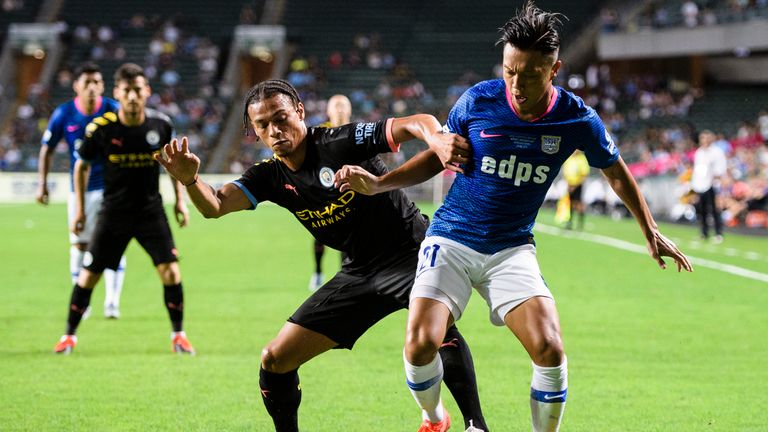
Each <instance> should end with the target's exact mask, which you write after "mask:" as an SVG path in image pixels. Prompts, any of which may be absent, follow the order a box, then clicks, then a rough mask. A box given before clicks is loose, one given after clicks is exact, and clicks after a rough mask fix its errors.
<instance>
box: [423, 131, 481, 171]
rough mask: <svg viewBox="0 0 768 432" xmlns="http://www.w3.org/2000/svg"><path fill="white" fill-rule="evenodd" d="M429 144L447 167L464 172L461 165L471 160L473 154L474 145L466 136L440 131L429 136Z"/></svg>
mask: <svg viewBox="0 0 768 432" xmlns="http://www.w3.org/2000/svg"><path fill="white" fill-rule="evenodd" d="M427 145H429V148H430V149H431V150H432V151H433V152H435V154H437V157H439V158H440V162H442V163H443V167H445V169H447V170H450V171H454V172H457V173H462V174H464V169H463V168H461V167H460V166H459V165H460V164H466V163H467V162H469V157H470V156H471V155H472V146H471V145H470V144H469V141H467V139H466V138H464V137H463V136H461V135H456V134H454V133H447V132H442V131H440V132H438V133H435V134H433V135H430V136H428V137H427Z"/></svg>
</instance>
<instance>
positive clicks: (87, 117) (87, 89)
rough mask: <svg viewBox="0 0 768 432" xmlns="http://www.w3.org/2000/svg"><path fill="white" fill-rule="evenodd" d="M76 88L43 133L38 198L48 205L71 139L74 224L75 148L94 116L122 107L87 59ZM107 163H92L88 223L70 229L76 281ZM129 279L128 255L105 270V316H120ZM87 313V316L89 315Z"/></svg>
mask: <svg viewBox="0 0 768 432" xmlns="http://www.w3.org/2000/svg"><path fill="white" fill-rule="evenodd" d="M74 78H75V80H74V82H73V83H72V88H73V89H74V91H75V97H74V98H73V99H72V100H70V101H68V102H65V103H63V104H61V105H59V106H58V107H57V108H56V109H55V110H54V111H53V114H52V115H51V118H50V119H49V120H48V126H47V127H46V129H45V133H44V134H43V139H42V146H41V148H40V158H39V163H38V173H39V176H40V180H39V184H38V190H37V201H38V202H39V203H41V204H48V171H49V169H50V166H51V159H52V157H53V152H54V149H55V147H56V145H58V143H59V142H60V141H61V140H62V139H63V140H66V142H67V153H68V154H69V173H70V184H69V190H70V194H69V199H68V201H67V215H68V219H69V223H68V225H69V226H70V227H71V226H72V223H73V219H74V214H75V201H74V200H75V197H74V185H73V175H72V170H73V167H74V166H75V160H76V159H77V156H76V153H75V150H77V148H78V147H79V146H80V144H81V143H82V142H83V136H84V135H85V128H86V126H87V125H88V124H89V123H90V122H91V121H93V120H94V119H97V118H100V117H101V116H103V115H104V114H106V113H115V112H117V110H118V108H119V106H118V103H117V101H116V100H114V99H110V98H107V97H103V96H102V95H103V93H104V79H103V77H102V75H101V70H100V68H99V66H98V65H96V64H95V63H91V62H87V63H84V64H82V65H80V66H79V67H78V68H77V69H76V70H75V73H74ZM102 170H103V164H102V163H99V162H98V161H97V162H96V163H94V164H92V166H91V169H90V175H89V177H88V184H87V187H86V194H85V212H86V214H87V218H88V221H89V222H88V223H87V224H86V225H85V227H84V229H83V230H82V231H80V232H79V233H77V234H75V233H74V232H70V234H69V240H70V243H71V246H70V250H69V267H70V274H71V276H72V282H73V283H74V282H75V281H76V280H77V277H78V275H79V274H80V270H81V269H82V266H83V257H84V254H85V251H86V250H87V249H88V243H89V242H90V240H91V237H92V235H93V229H94V227H95V226H96V219H97V217H98V213H99V210H100V209H101V202H102V198H103V190H104V178H103V176H102ZM124 278H125V257H123V258H122V259H121V261H120V265H119V266H118V268H117V269H116V270H109V271H107V272H105V275H104V279H105V284H106V295H105V298H104V315H105V316H106V317H107V318H118V317H119V316H120V292H121V291H122V287H123V280H124ZM86 316H87V315H86Z"/></svg>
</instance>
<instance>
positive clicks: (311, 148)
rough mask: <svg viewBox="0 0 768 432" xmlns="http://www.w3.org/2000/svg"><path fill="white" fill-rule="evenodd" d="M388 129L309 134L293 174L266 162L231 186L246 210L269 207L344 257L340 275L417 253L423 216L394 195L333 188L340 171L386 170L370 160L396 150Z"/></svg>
mask: <svg viewBox="0 0 768 432" xmlns="http://www.w3.org/2000/svg"><path fill="white" fill-rule="evenodd" d="M391 126H392V119H389V120H387V121H386V122H385V121H380V122H376V123H350V124H348V125H344V126H341V127H337V128H331V129H328V128H323V127H314V128H309V130H308V132H307V138H306V147H307V155H306V159H305V160H304V163H303V164H302V166H301V168H299V170H298V171H295V172H294V171H291V170H290V169H289V168H288V167H287V166H286V165H285V164H284V163H283V162H281V161H280V158H279V157H273V158H272V159H268V160H265V161H263V162H261V163H259V164H256V165H254V166H252V167H251V168H249V169H248V170H247V171H246V172H245V173H244V174H243V176H242V177H241V178H240V179H239V180H237V181H235V182H234V183H235V184H236V185H237V186H238V187H240V188H241V189H242V190H243V191H244V192H245V194H246V195H247V196H248V199H249V200H250V201H251V203H252V204H253V206H254V208H255V206H256V205H257V204H258V203H259V202H263V201H272V202H274V203H276V204H278V205H280V206H281V207H284V208H286V209H288V210H289V211H290V212H291V213H293V215H294V216H295V217H296V219H298V220H299V221H300V222H301V223H302V224H303V225H304V227H305V228H306V229H307V230H308V231H309V232H310V233H312V235H313V236H314V237H315V238H316V239H317V240H319V241H320V242H321V243H323V244H325V245H328V246H330V247H332V248H334V249H337V250H340V251H343V252H345V253H346V254H347V255H348V260H347V261H345V263H344V267H345V269H347V271H364V270H365V269H367V268H370V266H375V265H376V263H378V262H380V261H382V260H387V259H389V258H392V255H393V254H399V253H402V252H405V251H412V250H414V249H415V248H418V246H419V244H420V243H421V240H422V239H423V238H424V233H425V231H426V228H427V219H426V217H424V216H423V215H422V214H421V213H420V212H419V209H418V208H417V207H416V206H415V205H414V204H413V202H411V200H410V199H408V197H406V195H405V193H403V191H401V190H394V191H391V192H388V193H382V194H378V195H374V196H366V195H363V194H359V193H357V192H354V191H351V190H350V191H346V192H340V191H339V190H338V189H337V188H335V187H334V185H333V176H334V174H335V172H336V171H337V170H338V169H340V168H341V167H342V166H343V165H360V166H362V167H363V168H365V169H366V170H368V171H369V172H371V173H372V174H374V175H382V174H384V173H386V172H387V168H386V166H385V165H384V163H383V162H382V161H381V159H379V157H378V156H377V154H379V153H384V152H389V151H398V150H399V145H398V144H396V143H394V141H393V140H392V134H391Z"/></svg>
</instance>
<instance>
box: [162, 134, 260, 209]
mask: <svg viewBox="0 0 768 432" xmlns="http://www.w3.org/2000/svg"><path fill="white" fill-rule="evenodd" d="M162 153H163V155H164V156H165V157H163V155H161V154H155V160H156V161H157V162H158V163H160V165H162V166H163V167H164V168H165V169H166V170H167V171H168V174H170V175H171V176H173V178H175V179H176V180H178V181H179V182H180V183H181V185H183V186H184V187H186V189H187V193H188V194H189V198H190V199H191V200H192V203H193V204H194V205H195V207H196V208H197V209H198V210H199V211H200V213H201V214H202V215H203V216H204V217H206V218H218V217H221V216H224V215H225V214H227V213H231V212H234V211H238V210H245V209H248V208H251V202H250V201H249V200H248V197H247V196H246V195H245V193H243V191H242V190H240V188H238V187H237V186H235V185H233V184H231V183H228V184H226V185H224V186H222V187H221V188H220V189H218V190H216V189H214V188H213V187H212V186H210V185H208V184H206V183H205V182H204V181H202V180H200V178H199V174H198V171H199V170H200V158H198V157H197V155H195V154H194V153H192V152H190V151H189V142H188V141H187V137H183V138H182V139H181V143H179V140H177V139H176V138H174V139H172V140H171V142H170V143H168V144H166V145H165V146H163V152H162Z"/></svg>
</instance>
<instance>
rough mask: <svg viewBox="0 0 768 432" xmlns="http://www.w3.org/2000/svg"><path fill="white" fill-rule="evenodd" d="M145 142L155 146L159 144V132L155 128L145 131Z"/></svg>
mask: <svg viewBox="0 0 768 432" xmlns="http://www.w3.org/2000/svg"><path fill="white" fill-rule="evenodd" d="M146 138H147V143H148V144H149V146H150V147H157V145H158V144H160V134H159V133H157V131H155V130H151V131H149V132H147V137H146Z"/></svg>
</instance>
